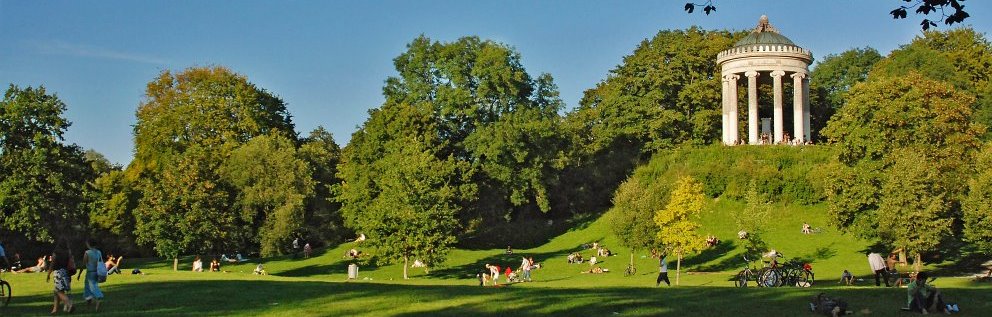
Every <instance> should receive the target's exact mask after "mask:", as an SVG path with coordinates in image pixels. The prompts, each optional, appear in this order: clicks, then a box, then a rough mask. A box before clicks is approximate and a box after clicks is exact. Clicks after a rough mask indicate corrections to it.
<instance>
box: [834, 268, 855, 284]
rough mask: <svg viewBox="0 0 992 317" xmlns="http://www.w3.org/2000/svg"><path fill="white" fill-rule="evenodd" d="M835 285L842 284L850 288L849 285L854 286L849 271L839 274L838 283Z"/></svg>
mask: <svg viewBox="0 0 992 317" xmlns="http://www.w3.org/2000/svg"><path fill="white" fill-rule="evenodd" d="M837 283H844V284H847V285H848V286H850V285H851V284H854V275H853V274H851V272H850V271H848V270H844V273H841V274H840V281H838V282H837Z"/></svg>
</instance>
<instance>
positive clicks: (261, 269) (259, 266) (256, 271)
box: [252, 263, 268, 275]
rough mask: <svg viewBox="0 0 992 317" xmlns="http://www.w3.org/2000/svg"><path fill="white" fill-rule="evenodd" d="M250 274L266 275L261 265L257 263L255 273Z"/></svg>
mask: <svg viewBox="0 0 992 317" xmlns="http://www.w3.org/2000/svg"><path fill="white" fill-rule="evenodd" d="M252 273H254V274H258V275H266V274H268V273H266V272H265V266H263V265H262V263H259V264H258V265H257V266H255V271H254V272H252Z"/></svg>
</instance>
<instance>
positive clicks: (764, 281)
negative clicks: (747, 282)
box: [758, 269, 783, 287]
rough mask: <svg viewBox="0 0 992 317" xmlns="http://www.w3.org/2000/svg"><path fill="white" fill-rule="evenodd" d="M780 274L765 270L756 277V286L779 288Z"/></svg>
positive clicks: (775, 271)
mask: <svg viewBox="0 0 992 317" xmlns="http://www.w3.org/2000/svg"><path fill="white" fill-rule="evenodd" d="M782 280H783V279H782V272H779V271H778V270H773V269H765V270H763V271H762V273H760V274H759V275H758V286H761V287H779V286H782Z"/></svg>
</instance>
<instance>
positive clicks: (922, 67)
mask: <svg viewBox="0 0 992 317" xmlns="http://www.w3.org/2000/svg"><path fill="white" fill-rule="evenodd" d="M989 68H992V43H990V42H989V41H988V39H986V38H985V35H984V34H982V33H979V32H975V30H974V29H972V28H968V27H966V28H957V29H952V30H947V31H942V32H938V31H926V32H923V35H922V36H917V37H916V38H914V39H913V41H912V42H911V43H909V44H907V45H903V46H902V47H900V48H899V49H897V50H895V51H893V52H892V53H891V54H889V56H888V57H887V58H885V59H883V60H882V61H880V62H879V63H878V64H876V65H875V67H874V69H873V70H872V71H871V76H873V77H892V76H905V75H907V74H908V73H910V72H916V73H919V74H921V75H923V76H925V77H927V78H930V79H933V80H939V81H943V82H947V83H949V84H951V85H953V86H954V87H955V88H956V89H958V90H961V91H962V92H965V93H968V94H971V95H974V96H976V98H977V100H976V102H974V103H973V104H972V109H973V110H972V113H973V117H972V121H973V122H976V123H980V124H983V125H985V126H990V125H992V75H989V73H988V72H986V71H985V70H986V69H989ZM990 137H992V136H990V135H988V134H986V135H984V136H983V138H984V139H989V138H990Z"/></svg>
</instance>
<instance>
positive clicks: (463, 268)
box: [430, 246, 585, 279]
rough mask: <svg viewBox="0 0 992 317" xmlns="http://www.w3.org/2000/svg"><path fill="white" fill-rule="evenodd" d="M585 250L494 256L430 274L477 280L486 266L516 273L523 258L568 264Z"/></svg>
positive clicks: (440, 276)
mask: <svg viewBox="0 0 992 317" xmlns="http://www.w3.org/2000/svg"><path fill="white" fill-rule="evenodd" d="M582 250H585V249H583V248H582V246H576V247H574V248H571V249H564V250H558V251H552V252H542V253H518V254H512V255H507V254H497V255H493V256H488V257H485V258H481V259H479V260H476V261H475V262H472V263H468V264H463V265H457V266H451V267H445V268H439V269H437V270H435V271H433V272H431V273H430V276H431V277H434V278H441V279H471V278H475V276H476V274H477V273H479V272H481V271H482V270H483V269H485V267H486V264H496V265H498V266H499V267H500V268H503V270H505V268H506V266H509V267H510V268H512V269H513V270H514V271H516V270H517V269H518V268H519V267H520V264H521V262H523V257H524V256H527V257H533V258H534V262H535V263H545V262H548V261H562V262H566V261H567V260H566V258H567V257H568V254H569V253H572V252H578V251H582Z"/></svg>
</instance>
